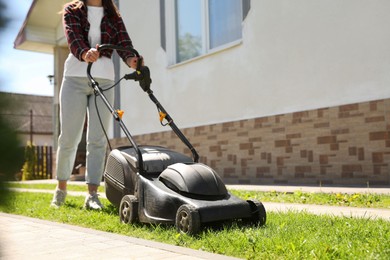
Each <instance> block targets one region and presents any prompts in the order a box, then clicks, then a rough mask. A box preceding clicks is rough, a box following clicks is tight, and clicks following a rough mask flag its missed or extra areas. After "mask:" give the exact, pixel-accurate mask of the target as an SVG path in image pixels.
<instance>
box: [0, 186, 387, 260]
mask: <svg viewBox="0 0 390 260" xmlns="http://www.w3.org/2000/svg"><path fill="white" fill-rule="evenodd" d="M235 192H237V194H238V195H239V196H240V197H242V198H245V197H246V196H249V195H251V196H252V195H255V196H257V198H258V199H260V200H262V199H263V198H268V199H269V200H272V201H274V200H273V199H272V198H273V197H283V196H284V195H283V194H281V195H280V194H279V195H278V196H276V195H275V194H273V195H272V196H270V194H268V195H267V193H264V194H263V193H261V192H258V194H252V192H249V193H247V192H241V191H240V192H238V191H235ZM271 194H272V193H271ZM290 195H293V196H292V197H294V196H295V197H299V198H300V199H303V198H301V197H302V196H298V194H294V193H293V194H290ZM299 195H302V194H299ZM286 196H288V195H287V194H286ZM304 196H308V195H304ZM352 196H353V195H352ZM359 196H363V195H359ZM377 196H378V197H375V198H376V199H374V200H373V203H372V204H370V206H372V205H378V207H388V205H387V206H384V205H386V203H387V202H386V201H387V200H388V196H385V195H377ZM51 198H52V195H51V194H46V193H19V192H12V193H11V194H10V199H9V200H8V201H7V202H6V203H5V204H4V205H3V206H0V211H2V212H7V213H12V214H19V215H24V216H30V217H33V218H40V219H45V220H50V221H56V222H61V223H67V224H72V225H79V226H83V227H88V228H94V229H98V230H102V231H107V232H112V233H118V234H123V235H127V236H132V237H139V238H143V239H150V240H155V241H159V242H163V243H169V244H174V245H178V246H183V247H189V248H193V249H199V250H204V251H208V252H213V253H219V254H224V255H229V256H235V257H240V258H245V259H389V258H390V247H389V244H390V225H389V222H388V221H385V220H381V219H377V220H373V219H362V218H349V217H335V216H317V215H312V214H308V213H305V212H294V211H289V212H286V213H281V212H279V213H276V212H268V214H267V224H266V225H265V226H263V227H257V226H245V225H243V224H242V223H241V222H239V221H237V222H234V223H231V224H225V225H223V226H220V227H217V228H216V227H211V226H210V227H204V228H203V229H202V231H201V232H200V234H199V235H197V236H195V237H191V236H187V235H182V234H178V233H177V232H176V230H175V229H174V227H172V226H161V225H157V226H156V225H146V224H138V225H133V226H130V225H124V224H121V223H119V217H118V213H117V209H116V208H114V207H113V206H112V205H111V204H110V203H109V202H108V200H106V199H102V202H103V204H104V205H105V209H104V210H103V211H102V212H93V211H87V210H83V209H82V205H83V201H84V198H83V197H72V196H69V197H68V198H67V203H66V205H65V206H64V207H62V208H60V209H57V210H56V209H53V208H50V207H48V205H49V204H50V200H51ZM382 198H384V199H382ZM279 199H280V198H279ZM284 199H285V198H284ZM290 200H292V198H291V197H290ZM308 200H309V201H310V199H308ZM354 200H357V198H355V199H354ZM263 201H264V200H263ZM383 201H385V202H383ZM295 202H296V201H295ZM331 203H334V204H336V205H337V204H338V203H339V202H338V201H335V202H331ZM354 203H355V202H354ZM362 203H363V204H366V203H367V201H363V202H362Z"/></svg>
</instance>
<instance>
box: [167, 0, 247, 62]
mask: <svg viewBox="0 0 390 260" xmlns="http://www.w3.org/2000/svg"><path fill="white" fill-rule="evenodd" d="M160 8H161V9H160V11H161V12H160V14H161V46H162V47H163V48H164V49H165V48H166V51H167V53H168V56H169V64H171V65H172V64H176V63H180V62H183V61H186V60H189V59H192V58H195V57H198V56H201V55H204V54H207V53H210V52H212V51H214V50H216V49H220V48H223V47H224V46H229V44H232V43H235V42H238V41H240V40H241V38H242V21H243V19H245V16H246V14H247V13H248V11H249V8H250V0H160Z"/></svg>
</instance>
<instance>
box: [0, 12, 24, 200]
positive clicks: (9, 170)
mask: <svg viewBox="0 0 390 260" xmlns="http://www.w3.org/2000/svg"><path fill="white" fill-rule="evenodd" d="M0 10H1V9H0ZM0 19H1V16H0ZM9 109H10V104H9V101H8V100H7V99H6V98H5V95H4V94H2V93H0V197H1V199H0V204H1V203H3V202H4V201H5V200H6V195H7V192H6V190H5V189H4V188H3V183H4V181H7V180H12V179H13V177H14V175H15V174H16V173H17V172H18V171H19V170H20V167H21V165H22V161H23V152H22V150H21V148H20V147H21V145H20V141H19V139H18V136H17V134H16V132H15V130H14V129H13V128H12V127H11V126H10V124H9V122H8V121H7V120H6V119H5V118H4V117H3V111H5V110H9Z"/></svg>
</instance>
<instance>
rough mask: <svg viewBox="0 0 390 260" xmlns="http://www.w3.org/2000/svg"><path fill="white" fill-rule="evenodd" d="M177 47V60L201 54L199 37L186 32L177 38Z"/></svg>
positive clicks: (180, 60) (184, 59)
mask: <svg viewBox="0 0 390 260" xmlns="http://www.w3.org/2000/svg"><path fill="white" fill-rule="evenodd" d="M178 49H179V53H178V62H182V61H186V60H189V59H192V58H194V57H197V56H199V55H200V54H201V51H202V43H201V38H200V37H197V36H194V35H191V34H190V33H186V34H185V35H183V36H181V37H180V38H179V47H178Z"/></svg>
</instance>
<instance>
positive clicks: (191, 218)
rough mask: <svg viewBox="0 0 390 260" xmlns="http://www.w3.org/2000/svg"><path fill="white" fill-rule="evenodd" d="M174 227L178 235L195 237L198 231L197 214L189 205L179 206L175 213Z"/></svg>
mask: <svg viewBox="0 0 390 260" xmlns="http://www.w3.org/2000/svg"><path fill="white" fill-rule="evenodd" d="M175 226H176V230H177V231H178V232H180V233H184V234H187V235H196V234H197V233H199V231H200V216H199V212H198V211H197V210H196V208H194V207H193V206H191V205H188V204H184V205H181V206H180V207H179V209H178V210H177V213H176V222H175Z"/></svg>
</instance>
